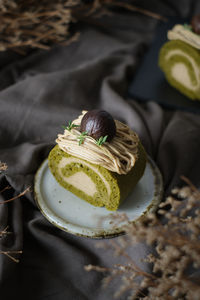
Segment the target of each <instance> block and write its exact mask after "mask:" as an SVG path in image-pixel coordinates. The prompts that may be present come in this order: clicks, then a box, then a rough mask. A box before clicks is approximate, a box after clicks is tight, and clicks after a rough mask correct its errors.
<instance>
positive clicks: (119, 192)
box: [48, 142, 146, 211]
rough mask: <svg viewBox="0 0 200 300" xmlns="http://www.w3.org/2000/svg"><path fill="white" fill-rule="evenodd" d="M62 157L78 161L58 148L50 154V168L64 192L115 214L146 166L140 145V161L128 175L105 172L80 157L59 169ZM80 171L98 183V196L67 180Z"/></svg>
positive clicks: (98, 166) (143, 151)
mask: <svg viewBox="0 0 200 300" xmlns="http://www.w3.org/2000/svg"><path fill="white" fill-rule="evenodd" d="M63 158H66V159H69V158H70V159H71V160H72V161H73V159H74V160H75V161H76V160H77V157H75V156H72V155H69V154H67V153H66V152H64V151H63V150H61V149H60V148H59V146H58V145H56V146H55V147H54V148H53V149H52V150H51V152H50V153H49V157H48V165H49V169H50V171H51V173H52V174H53V176H54V177H55V178H56V180H57V182H58V183H59V184H60V185H61V186H63V187H64V188H65V189H67V190H69V191H70V192H72V193H74V194H75V195H76V196H78V197H79V198H81V199H83V200H85V201H87V202H89V203H90V204H92V205H94V206H99V207H101V206H105V207H106V208H107V209H108V210H111V211H115V210H117V209H118V207H119V205H120V203H122V202H123V201H124V199H125V198H126V197H127V196H128V194H129V193H130V192H131V191H132V189H133V188H134V186H135V185H136V184H137V183H138V181H139V180H140V178H141V177H142V175H143V173H144V170H145V166H146V152H145V150H144V148H143V146H142V144H141V143H140V142H139V146H138V159H137V161H136V163H135V165H134V167H133V168H132V169H131V171H130V172H129V173H128V174H126V175H119V174H117V173H114V172H111V171H109V170H107V169H105V168H104V167H102V166H100V165H96V164H92V163H90V162H89V161H85V160H83V159H80V158H78V160H79V162H78V163H77V162H71V163H70V164H66V165H65V166H64V167H62V168H59V163H60V162H61V160H62V159H63ZM94 168H95V169H96V170H97V172H99V174H101V175H102V176H99V175H98V174H97V172H95V171H94V170H93V169H94ZM80 171H81V172H84V173H85V174H86V175H87V176H89V177H90V178H91V180H92V181H93V182H94V183H95V185H96V188H97V192H96V193H95V195H93V196H90V195H88V194H86V193H85V192H84V191H82V190H80V189H79V188H78V182H77V186H75V185H71V184H69V183H68V182H66V181H65V178H67V177H70V176H72V175H73V174H75V173H77V172H80ZM102 177H103V178H104V179H105V180H106V181H107V183H108V184H109V186H110V190H111V193H110V195H108V190H107V188H106V185H105V183H104V182H103V180H102ZM133 201H134V200H133Z"/></svg>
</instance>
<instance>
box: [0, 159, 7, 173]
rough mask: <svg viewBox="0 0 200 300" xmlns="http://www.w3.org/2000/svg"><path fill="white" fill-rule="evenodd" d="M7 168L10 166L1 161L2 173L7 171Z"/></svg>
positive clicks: (0, 168) (0, 169)
mask: <svg viewBox="0 0 200 300" xmlns="http://www.w3.org/2000/svg"><path fill="white" fill-rule="evenodd" d="M7 168H8V166H7V164H6V163H3V162H1V161H0V173H1V171H6V170H7Z"/></svg>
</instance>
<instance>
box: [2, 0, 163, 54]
mask: <svg viewBox="0 0 200 300" xmlns="http://www.w3.org/2000/svg"><path fill="white" fill-rule="evenodd" d="M115 7H120V8H125V9H127V10H129V11H134V12H139V13H141V14H144V15H146V16H149V17H151V18H155V19H158V20H162V21H165V20H166V19H165V18H164V17H162V16H160V15H158V14H156V13H153V12H151V11H148V10H146V9H143V8H140V7H137V6H134V5H132V4H129V3H126V2H120V1H117V0H93V1H91V2H88V3H87V4H86V3H85V2H84V1H81V0H73V1H72V0H55V1H53V0H41V1H37V0H26V1H23V0H19V1H18V0H14V1H13V0H1V1H0V20H1V28H0V51H5V50H6V49H13V50H14V51H16V52H18V53H20V54H23V53H25V52H26V50H27V49H28V48H40V49H43V50H48V49H50V47H51V46H52V45H55V44H59V45H66V43H67V44H69V43H72V42H75V41H76V40H77V37H78V35H77V33H74V34H72V32H74V29H73V24H74V23H75V22H77V21H79V20H82V21H84V22H87V23H91V24H93V23H94V18H97V17H99V16H101V15H103V14H104V13H106V14H107V15H109V14H110V11H111V10H112V8H115ZM91 17H94V18H91Z"/></svg>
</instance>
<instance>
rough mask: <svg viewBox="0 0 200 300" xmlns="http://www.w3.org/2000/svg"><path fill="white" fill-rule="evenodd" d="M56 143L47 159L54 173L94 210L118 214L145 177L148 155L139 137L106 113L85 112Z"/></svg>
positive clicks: (66, 128) (101, 111)
mask: <svg viewBox="0 0 200 300" xmlns="http://www.w3.org/2000/svg"><path fill="white" fill-rule="evenodd" d="M56 142H57V145H56V146H55V147H54V148H53V149H52V150H51V152H50V154H49V157H48V164H49V168H50V171H51V173H52V174H53V175H54V177H55V178H56V180H57V181H58V182H59V183H60V185H62V186H63V187H64V188H66V189H67V190H69V191H70V192H72V193H74V194H75V195H77V196H78V197H79V198H81V199H83V200H85V201H88V202H89V203H90V204H92V205H94V206H99V207H101V206H105V207H106V208H107V209H108V210H113V211H114V210H117V209H118V207H119V205H120V203H121V202H122V201H123V200H124V199H126V197H127V196H128V194H129V193H130V192H131V191H132V189H133V188H134V186H135V185H136V184H137V183H138V181H139V180H140V178H141V177H142V175H143V173H144V170H145V166H146V153H145V150H144V148H143V146H142V144H141V142H140V140H139V137H138V135H137V134H136V133H135V132H134V131H133V130H131V129H130V128H129V127H128V126H127V125H125V124H123V123H121V122H120V121H118V120H114V119H113V118H112V116H111V115H110V114H109V113H108V112H106V111H103V110H92V111H88V112H87V111H83V112H82V114H81V115H80V116H79V117H78V118H77V119H76V120H74V121H73V122H69V124H68V126H66V127H65V130H64V133H63V134H58V138H57V139H56ZM133 201H134V199H133Z"/></svg>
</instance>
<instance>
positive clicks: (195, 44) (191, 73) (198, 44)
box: [159, 16, 200, 100]
mask: <svg viewBox="0 0 200 300" xmlns="http://www.w3.org/2000/svg"><path fill="white" fill-rule="evenodd" d="M194 20H198V22H200V16H199V17H198V16H197V18H196V17H193V19H192V23H191V24H192V25H179V24H178V25H175V26H174V27H173V28H172V30H170V31H168V39H169V41H168V42H166V43H165V44H164V45H163V46H162V48H161V50H160V53H159V66H160V68H161V70H162V71H163V72H164V74H165V77H166V79H167V81H168V82H169V84H170V85H172V86H173V87H174V88H176V89H177V90H178V91H179V92H181V93H182V94H184V95H185V96H187V97H188V98H190V99H192V100H200V35H199V34H200V32H198V31H197V30H195V29H196V28H195V26H197V25H198V26H197V28H200V24H197V23H196V22H197V21H195V22H194Z"/></svg>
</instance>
